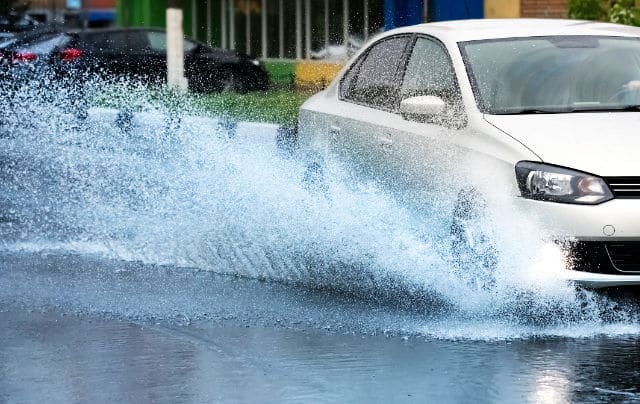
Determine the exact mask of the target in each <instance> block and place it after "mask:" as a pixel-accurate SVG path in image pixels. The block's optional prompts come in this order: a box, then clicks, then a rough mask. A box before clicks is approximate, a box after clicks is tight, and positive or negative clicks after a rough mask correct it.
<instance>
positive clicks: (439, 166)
mask: <svg viewBox="0 0 640 404" xmlns="http://www.w3.org/2000/svg"><path fill="white" fill-rule="evenodd" d="M403 73H404V74H403V77H402V85H401V87H400V99H401V100H406V99H408V98H411V97H416V96H436V97H440V98H441V99H442V100H443V101H444V102H445V104H446V107H445V110H444V112H443V113H442V114H440V115H437V116H433V117H430V118H427V119H423V120H415V118H413V117H404V116H403V115H402V114H400V113H398V114H394V115H393V116H392V117H390V119H389V126H390V127H391V129H390V130H389V135H390V136H389V137H390V138H391V145H390V146H389V147H387V148H386V155H385V161H386V164H387V167H388V170H387V171H388V176H389V181H390V182H392V183H393V184H394V189H396V190H398V191H399V193H400V194H401V195H402V196H403V198H404V201H405V202H407V203H409V204H411V205H413V207H415V208H418V209H419V210H428V211H429V213H430V214H434V213H435V214H437V213H438V212H439V213H441V214H443V215H445V216H448V215H450V212H451V205H452V203H453V200H454V199H455V198H456V195H457V192H458V190H459V189H460V188H459V182H460V181H459V180H460V172H459V166H460V163H461V159H462V158H463V157H464V156H463V154H462V153H463V152H462V149H461V148H459V147H458V143H459V141H460V140H461V137H463V136H464V130H465V127H466V115H465V112H464V107H463V103H462V96H461V93H460V89H459V86H458V81H457V78H456V75H455V70H454V68H453V64H452V62H451V58H450V56H449V53H448V51H447V49H446V47H445V46H444V45H443V44H442V43H440V42H439V41H438V40H436V39H434V38H431V37H427V36H417V37H416V38H415V39H414V42H413V44H412V47H411V51H410V53H409V57H408V59H407V63H406V67H405V68H404V72H403ZM447 223H448V221H447Z"/></svg>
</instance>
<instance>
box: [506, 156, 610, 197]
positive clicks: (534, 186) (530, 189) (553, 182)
mask: <svg viewBox="0 0 640 404" xmlns="http://www.w3.org/2000/svg"><path fill="white" fill-rule="evenodd" d="M516 178H517V180H518V186H519V187H520V193H521V194H522V196H523V197H525V198H529V199H537V200H542V201H552V202H563V203H576V204H582V205H596V204H598V203H602V202H606V201H608V200H611V199H613V194H612V193H611V190H610V189H609V186H608V185H607V183H606V182H605V181H604V180H603V179H602V178H600V177H596V176H594V175H591V174H587V173H583V172H580V171H575V170H570V169H568V168H562V167H556V166H552V165H549V164H542V163H534V162H530V161H521V162H519V163H518V164H516Z"/></svg>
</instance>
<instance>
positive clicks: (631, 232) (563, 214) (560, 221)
mask: <svg viewBox="0 0 640 404" xmlns="http://www.w3.org/2000/svg"><path fill="white" fill-rule="evenodd" d="M518 203H519V205H520V209H523V212H526V213H527V214H533V215H535V216H536V217H537V220H538V222H539V223H540V224H541V225H542V226H543V228H544V229H545V230H546V231H547V232H548V234H549V235H550V236H551V237H553V238H554V239H556V240H559V241H558V245H559V246H560V247H561V249H562V250H564V255H565V256H566V267H567V270H566V271H563V274H562V275H561V276H562V277H563V278H564V279H566V280H569V281H573V282H575V283H576V284H579V285H582V286H585V287H591V288H602V287H614V286H635V285H640V199H614V200H611V201H609V202H605V203H602V204H600V205H572V204H561V203H553V202H543V201H534V200H528V199H524V198H518ZM567 240H568V241H567Z"/></svg>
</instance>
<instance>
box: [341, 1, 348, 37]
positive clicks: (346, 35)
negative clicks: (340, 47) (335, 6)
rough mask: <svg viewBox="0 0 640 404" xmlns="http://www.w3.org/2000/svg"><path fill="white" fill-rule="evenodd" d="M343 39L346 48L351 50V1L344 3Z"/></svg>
mask: <svg viewBox="0 0 640 404" xmlns="http://www.w3.org/2000/svg"><path fill="white" fill-rule="evenodd" d="M342 39H343V41H344V46H346V47H347V49H348V48H349V0H343V2H342Z"/></svg>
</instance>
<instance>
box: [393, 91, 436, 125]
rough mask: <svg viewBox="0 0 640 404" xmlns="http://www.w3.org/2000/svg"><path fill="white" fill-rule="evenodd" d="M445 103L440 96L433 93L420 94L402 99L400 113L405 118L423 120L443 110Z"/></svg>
mask: <svg viewBox="0 0 640 404" xmlns="http://www.w3.org/2000/svg"><path fill="white" fill-rule="evenodd" d="M445 107H446V104H445V102H444V100H443V99H442V98H440V97H436V96H434V95H421V96H418V97H410V98H407V99H404V100H402V102H401V103H400V113H401V114H402V115H403V116H404V117H406V118H413V119H417V120H424V119H425V118H431V117H434V116H436V115H440V114H442V113H443V112H444V109H445Z"/></svg>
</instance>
